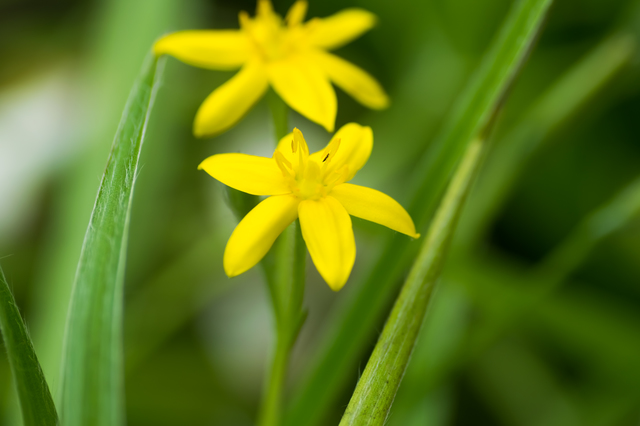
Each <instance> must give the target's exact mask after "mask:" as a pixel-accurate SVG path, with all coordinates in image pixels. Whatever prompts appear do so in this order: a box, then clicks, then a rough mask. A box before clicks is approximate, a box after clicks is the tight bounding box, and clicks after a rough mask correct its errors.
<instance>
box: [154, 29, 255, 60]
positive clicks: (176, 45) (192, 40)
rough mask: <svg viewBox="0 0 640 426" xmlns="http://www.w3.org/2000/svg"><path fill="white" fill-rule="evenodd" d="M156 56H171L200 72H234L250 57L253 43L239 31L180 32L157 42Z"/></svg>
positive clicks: (155, 47) (155, 46)
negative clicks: (228, 70)
mask: <svg viewBox="0 0 640 426" xmlns="http://www.w3.org/2000/svg"><path fill="white" fill-rule="evenodd" d="M153 51H154V53H155V54H156V55H158V56H160V55H171V56H174V57H175V58H177V59H179V60H181V61H182V62H185V63H187V64H189V65H193V66H196V67H201V68H212V69H234V68H238V67H240V66H241V65H242V64H244V63H245V62H247V61H248V60H249V58H250V57H251V52H252V48H251V41H250V40H249V38H248V37H247V35H246V34H245V33H243V32H242V31H237V30H222V31H214V30H206V31H179V32H177V33H173V34H169V35H166V36H164V37H162V38H161V39H160V40H158V41H156V43H155V44H154V46H153Z"/></svg>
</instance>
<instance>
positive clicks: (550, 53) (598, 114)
mask: <svg viewBox="0 0 640 426" xmlns="http://www.w3.org/2000/svg"><path fill="white" fill-rule="evenodd" d="M274 3H275V8H276V10H277V11H278V12H279V13H281V14H284V13H285V12H286V10H287V8H288V7H289V6H290V3H291V2H290V1H274ZM512 3H513V1H511V0H426V1H418V0H415V1H412V0H395V1H393V2H390V1H387V0H369V1H364V0H359V1H358V0H349V1H347V2H344V1H337V0H323V1H313V0H312V1H310V7H309V14H308V16H320V17H323V16H328V15H330V14H332V13H335V12H337V11H338V10H341V9H343V8H345V7H347V6H358V7H364V8H366V9H368V10H370V11H372V12H374V13H376V14H377V15H378V16H379V17H380V21H379V25H378V26H377V27H376V28H375V29H374V30H372V31H371V32H370V33H368V34H366V35H364V36H363V37H362V38H360V39H358V40H357V41H355V42H353V43H351V44H349V45H347V46H346V47H344V48H341V49H340V50H339V51H338V53H339V54H340V55H341V56H342V57H344V58H346V59H348V60H350V61H352V62H354V63H356V64H358V65H360V66H362V67H363V68H365V69H367V70H369V71H370V72H371V73H372V74H373V75H375V76H376V77H377V78H378V79H379V80H380V81H381V82H382V84H383V85H384V87H385V88H386V89H387V90H388V92H389V94H390V96H391V98H392V106H391V107H390V108H389V109H388V110H386V111H382V112H372V111H368V110H366V109H365V108H363V107H361V106H360V105H358V104H357V103H356V102H355V101H353V100H352V99H351V98H349V97H348V96H346V95H344V94H343V93H342V92H339V91H338V101H339V111H338V119H337V127H339V126H340V125H342V124H344V123H347V122H350V121H357V122H359V123H361V124H365V125H371V126H372V128H373V130H374V137H375V146H374V151H373V155H372V157H371V160H370V161H369V163H368V164H367V165H366V167H365V168H364V169H363V170H362V171H361V172H360V173H359V174H358V177H357V182H358V183H360V184H364V185H367V186H372V187H375V188H377V189H380V190H383V191H384V192H386V193H388V194H390V195H391V196H393V197H394V198H396V199H398V200H399V201H401V202H402V201H404V200H405V198H404V197H405V191H406V188H407V186H408V185H407V181H408V180H409V179H411V173H412V170H413V168H414V167H415V165H416V163H417V158H418V157H419V156H420V155H421V154H422V153H423V152H425V151H426V150H427V149H428V147H429V144H430V142H431V141H432V139H433V137H434V135H436V134H437V132H438V130H439V129H440V126H441V125H442V122H443V119H444V118H445V117H446V116H447V114H449V113H450V111H451V109H452V105H453V104H454V102H455V99H456V97H457V96H458V95H459V94H460V92H461V90H462V88H463V87H464V86H465V84H466V83H467V82H468V80H469V78H470V76H471V75H472V73H473V71H474V70H475V69H476V68H477V66H478V64H479V62H480V60H481V58H482V55H483V54H484V53H485V51H486V49H487V47H488V45H489V43H490V42H491V40H492V38H493V37H494V35H495V34H496V31H497V30H498V29H499V27H500V25H501V23H502V21H503V18H504V17H505V15H506V13H507V11H508V10H509V8H510V7H511V5H512ZM254 8H255V3H254V2H253V1H251V0H242V1H231V0H218V1H213V0H102V1H97V0H93V1H81V0H0V57H1V58H2V60H0V263H1V264H2V267H3V268H4V270H5V272H6V275H7V278H8V280H9V282H10V285H11V287H12V289H13V291H14V293H15V296H16V298H17V302H18V305H19V307H20V309H21V311H22V313H23V315H24V317H25V319H26V322H27V324H28V326H29V329H30V332H31V334H32V337H33V338H34V340H35V344H36V349H37V351H38V354H39V357H40V360H41V363H42V365H43V368H44V369H45V373H46V375H47V377H48V379H49V382H50V386H51V388H52V391H53V392H54V393H57V387H58V386H59V384H60V383H59V376H58V367H59V364H60V350H61V346H62V336H63V332H64V321H65V315H66V303H67V300H68V297H69V292H70V288H71V284H72V281H73V276H74V272H75V266H76V264H77V260H78V257H79V253H80V248H81V244H82V239H83V235H84V231H85V229H86V225H87V223H88V218H89V214H90V212H91V208H92V205H93V200H94V197H95V194H96V191H97V186H98V183H99V179H100V176H101V172H102V170H103V168H104V165H105V164H106V159H107V155H108V152H109V148H110V144H111V141H112V137H113V134H114V133H115V129H116V126H117V123H118V120H119V116H120V114H121V112H122V109H123V106H124V102H125V100H126V97H127V94H128V91H129V89H130V87H131V84H132V82H133V80H134V78H135V76H136V74H137V71H138V70H139V68H140V66H141V64H142V61H143V58H144V57H145V55H146V54H147V53H148V51H149V49H150V46H151V44H152V42H153V40H154V39H156V38H157V37H158V36H160V35H162V34H163V33H166V32H169V31H174V30H180V29H193V28H237V14H238V12H239V11H240V10H248V11H251V12H253V10H254ZM639 29H640V1H637V0H557V1H556V2H555V5H554V6H553V7H552V9H551V13H550V15H549V18H548V21H547V23H546V25H545V28H544V31H543V33H542V35H541V37H540V39H539V41H538V44H537V46H536V48H535V49H534V51H533V52H532V54H531V57H530V59H529V61H528V63H527V65H526V67H525V69H524V71H523V73H522V74H521V75H520V76H519V78H518V79H517V81H516V83H515V85H514V87H513V90H512V91H511V93H510V96H509V99H508V101H507V102H506V103H505V104H504V107H503V110H502V113H501V115H500V118H499V120H498V123H497V128H496V131H495V132H494V134H493V136H492V142H491V143H492V146H491V150H490V152H489V153H488V155H487V158H486V160H485V162H484V167H483V170H482V173H481V175H480V178H479V180H478V182H477V184H476V185H475V187H474V189H473V193H472V195H471V197H470V199H469V202H468V204H467V206H466V208H465V213H464V216H463V218H462V221H461V223H460V227H459V229H458V233H457V238H456V242H455V244H454V247H453V250H452V252H451V253H450V256H449V260H448V262H447V267H446V270H445V272H444V274H443V278H442V280H441V283H440V284H441V285H440V288H439V290H438V292H437V293H436V297H435V300H434V302H433V303H432V306H431V308H430V311H429V314H428V317H427V320H426V325H425V327H424V328H423V331H422V335H421V339H420V342H419V344H418V347H417V349H416V352H415V353H414V357H413V359H412V363H411V365H410V367H409V370H408V372H407V375H406V377H405V381H404V383H403V386H402V388H401V390H400V392H399V394H398V397H397V399H396V404H395V405H394V408H393V409H392V414H391V418H390V420H389V424H390V425H403V426H405V425H443V426H444V425H505V426H506V425H517V426H538V425H545V426H548V425H558V426H561V425H576V426H577V425H594V426H595V425H602V426H606V425H615V426H618V425H619V426H623V425H636V426H637V425H640V220H638V217H637V215H636V213H637V212H638V210H640V209H639V208H638V205H640V183H638V182H640V181H638V179H640V73H639V70H640V68H639V66H640V63H639V61H638V58H639V55H638V52H639V47H640V30H639ZM232 74H233V73H231V72H229V73H226V72H217V71H208V70H202V69H196V68H192V67H189V66H187V65H184V64H182V63H180V62H178V61H176V60H174V59H169V60H168V61H167V67H166V73H165V77H164V84H163V87H162V88H161V90H160V92H159V95H158V100H157V104H156V107H155V108H154V111H153V116H152V119H151V124H150V129H149V132H148V136H147V139H146V141H145V146H144V149H143V159H142V167H141V170H140V172H139V176H138V180H137V187H136V192H135V199H134V206H133V217H132V221H131V239H130V245H129V256H128V266H127V278H126V306H127V309H126V316H125V334H126V342H125V350H126V354H125V355H126V361H127V362H126V367H127V368H126V372H127V375H126V396H127V415H128V424H130V425H131V426H146V425H153V426H165V425H167V426H169V425H240V426H242V425H251V424H252V423H253V419H254V418H255V415H256V410H257V406H258V403H259V398H260V394H261V389H262V388H261V386H262V381H263V377H264V370H265V366H266V363H267V360H268V357H269V350H270V349H269V348H270V342H271V338H272V334H271V312H270V308H269V305H268V298H267V293H266V288H265V285H264V283H263V280H262V276H261V274H260V271H259V269H258V268H255V270H252V271H250V272H249V273H247V274H245V275H243V276H241V277H238V278H236V279H233V280H229V279H228V278H226V276H224V273H223V272H222V252H223V250H224V245H225V243H226V239H227V238H228V237H229V235H230V233H231V231H232V229H233V227H234V226H235V223H236V219H235V218H234V217H233V215H232V214H231V213H230V210H229V209H228V208H227V205H226V203H225V191H224V188H223V187H222V185H221V184H218V183H217V182H215V181H214V180H213V179H211V178H210V177H209V176H208V175H206V174H205V173H203V172H201V171H197V170H196V167H197V165H198V164H199V162H200V161H201V160H203V159H204V158H205V157H207V156H209V155H212V154H214V153H219V152H247V153H252V154H260V155H271V151H272V147H273V143H274V140H273V139H274V138H273V129H272V126H271V124H270V121H269V119H270V115H269V111H268V106H267V102H266V101H265V100H263V101H261V102H260V103H259V104H258V105H257V106H256V107H255V108H254V109H253V110H252V111H251V112H250V113H249V114H248V116H247V117H245V119H244V120H242V121H241V122H240V124H239V125H237V126H236V127H235V128H234V129H232V130H231V131H229V132H227V133H225V134H224V135H222V136H220V137H217V138H215V139H207V140H195V139H194V138H193V136H192V135H191V124H192V120H193V117H194V114H195V112H196V110H197V108H198V106H199V105H200V103H201V101H202V100H203V99H204V98H205V97H206V96H207V94H208V93H209V92H210V91H211V90H213V89H214V88H215V87H217V86H218V85H219V84H221V83H222V82H224V81H225V80H226V79H228V78H229V77H230V76H231V75H232ZM290 120H291V126H293V125H296V126H298V127H300V128H301V129H302V130H303V132H304V133H305V136H306V137H307V140H308V141H309V142H310V145H312V148H316V149H318V148H320V147H321V146H323V145H324V144H325V143H326V142H327V141H328V139H329V135H328V134H327V133H326V132H325V131H324V130H323V129H322V128H320V127H319V126H317V125H315V124H313V123H310V122H308V121H307V120H305V119H303V118H302V117H300V116H299V115H297V114H295V113H291V116H290ZM621 194H622V195H621ZM354 228H355V233H356V240H357V246H358V258H357V261H356V265H355V269H354V271H353V274H352V278H351V279H350V282H349V283H348V284H347V286H346V288H345V289H344V290H343V291H341V292H340V293H333V292H331V291H330V290H329V288H328V287H327V286H326V285H325V284H324V283H323V282H322V280H321V279H320V277H319V275H318V274H317V272H316V271H315V269H314V268H313V265H312V264H311V263H310V262H309V263H308V284H307V292H306V296H305V305H306V307H308V309H309V312H310V314H309V319H308V321H307V324H306V325H305V328H304V331H303V333H302V336H301V339H300V340H299V342H298V344H297V346H296V348H295V353H294V359H293V364H292V367H291V374H290V377H289V379H290V380H289V396H290V397H291V396H295V394H296V389H298V386H299V385H300V383H301V379H302V378H304V377H305V375H306V374H307V371H308V369H309V367H310V365H311V364H312V360H313V359H314V358H313V357H314V355H315V354H316V353H317V352H318V350H319V349H318V348H319V347H320V345H321V344H323V336H324V331H325V329H326V327H327V324H329V323H330V322H331V319H332V318H334V317H335V315H336V313H338V312H339V311H340V309H341V307H342V306H344V304H345V303H346V302H345V301H348V300H349V297H350V294H353V293H354V292H355V291H357V289H358V288H357V287H358V283H359V282H360V281H359V280H358V278H359V277H361V276H363V274H364V272H365V271H366V270H367V269H368V268H369V266H370V265H371V262H373V261H375V259H376V254H377V253H378V252H379V251H380V248H381V246H382V244H383V242H384V241H385V239H386V238H387V237H388V233H390V232H391V231H389V230H388V229H386V228H382V227H379V226H377V225H373V224H370V223H365V222H364V221H361V220H357V219H356V220H354ZM422 231H423V232H424V230H422ZM392 302H393V301H392V300H389V305H391V303H392ZM382 321H383V318H381V322H380V326H379V328H378V329H376V330H372V331H371V342H370V343H371V346H370V347H369V348H363V354H362V361H361V363H360V365H359V367H358V368H354V370H353V371H352V372H351V376H350V377H349V378H348V382H349V383H348V386H345V388H344V389H341V390H340V391H339V392H338V394H337V395H336V398H335V400H336V401H335V404H334V405H333V406H332V408H331V409H328V410H326V412H325V416H326V417H325V418H323V419H317V422H316V423H315V424H321V425H325V424H337V421H338V419H339V418H340V415H341V413H342V411H343V410H344V408H345V407H346V404H347V402H348V399H349V396H350V394H351V392H352V390H353V387H354V386H355V383H356V381H357V378H358V374H359V372H360V371H361V370H362V369H363V368H364V365H365V364H366V359H367V355H368V351H369V350H370V349H371V348H372V347H373V345H374V344H375V339H376V336H377V333H378V332H379V330H381V327H382ZM19 424H20V419H19V417H18V415H17V401H16V397H15V395H14V392H13V388H12V383H11V380H10V374H9V370H8V364H7V360H6V357H5V355H4V352H1V353H0V425H8V426H9V425H10V426H13V425H19ZM310 424H311V423H310Z"/></svg>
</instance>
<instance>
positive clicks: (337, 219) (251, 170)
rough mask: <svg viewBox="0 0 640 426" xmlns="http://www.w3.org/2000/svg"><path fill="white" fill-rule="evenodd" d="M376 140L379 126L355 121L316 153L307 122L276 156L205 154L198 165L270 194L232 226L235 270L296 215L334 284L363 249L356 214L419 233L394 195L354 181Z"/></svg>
mask: <svg viewBox="0 0 640 426" xmlns="http://www.w3.org/2000/svg"><path fill="white" fill-rule="evenodd" d="M372 147H373V133H372V131H371V128H370V127H363V126H360V125H359V124H355V123H350V124H346V125H345V126H343V127H342V128H341V129H340V130H338V132H337V133H336V134H335V135H334V137H333V138H332V139H331V141H330V142H329V144H328V145H327V147H326V148H325V149H323V150H321V151H318V152H316V153H313V154H311V155H310V154H309V148H308V147H307V143H306V141H305V140H304V137H303V136H302V133H301V132H300V130H298V129H293V133H290V134H288V135H287V136H285V137H284V138H282V139H281V140H280V143H279V144H278V147H277V148H276V150H275V152H274V154H273V157H272V158H266V157H257V156H253V155H246V154H219V155H214V156H212V157H209V158H207V159H206V160H204V161H203V162H202V163H201V164H200V166H198V168H199V169H204V170H205V171H206V172H207V173H209V174H210V175H211V176H213V177H214V178H216V179H217V180H219V181H220V182H222V183H224V184H225V185H228V186H230V187H232V188H235V189H237V190H240V191H242V192H247V193H249V194H254V195H268V196H269V197H268V198H266V199H265V200H264V201H262V202H261V203H260V204H258V205H257V206H256V207H255V208H254V209H253V210H251V211H250V212H249V213H248V214H247V215H246V216H245V217H244V219H242V221H241V222H240V223H239V224H238V226H237V227H236V229H235V230H234V231H233V233H232V234H231V238H229V242H228V243H227V247H226V249H225V252H224V270H225V272H226V273H227V275H228V276H229V277H234V276H236V275H239V274H242V273H243V272H245V271H247V270H249V269H250V268H252V267H253V266H255V265H256V264H257V263H258V262H259V261H260V260H261V259H262V258H263V257H264V255H265V254H267V252H268V251H269V249H270V248H271V246H272V245H273V243H274V241H275V240H276V238H277V237H278V235H280V233H281V232H282V231H284V229H285V228H286V227H287V226H289V224H291V223H292V222H293V221H294V220H296V218H300V226H301V229H302V236H303V238H304V241H305V242H306V244H307V247H308V249H309V253H311V259H313V263H314V264H315V265H316V268H317V269H318V272H320V275H322V277H323V278H324V279H325V281H326V282H327V284H329V287H331V289H333V290H334V291H338V290H340V289H341V288H342V286H344V284H345V283H346V282H347V279H348V278H349V274H350V273H351V269H352V268H353V263H354V261H355V257H356V245H355V240H354V236H353V229H352V226H351V218H350V217H349V215H352V216H356V217H360V218H362V219H366V220H370V221H372V222H376V223H379V224H381V225H384V226H387V227H389V228H391V229H393V230H395V231H398V232H401V233H403V234H406V235H409V236H411V237H413V238H418V237H419V236H420V235H419V234H416V229H415V226H414V224H413V221H412V220H411V217H410V216H409V214H408V213H407V212H406V210H405V209H404V208H402V206H401V205H400V204H398V202H396V201H395V200H394V199H393V198H391V197H389V196H388V195H385V194H383V193H382V192H379V191H376V190H375V189H370V188H366V187H364V186H358V185H353V184H350V183H346V182H347V181H349V180H351V179H352V178H353V177H354V176H355V174H356V172H357V171H358V170H360V168H361V167H362V166H364V164H365V163H366V162H367V160H368V159H369V155H370V154H371V148H372Z"/></svg>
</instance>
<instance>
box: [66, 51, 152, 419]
mask: <svg viewBox="0 0 640 426" xmlns="http://www.w3.org/2000/svg"><path fill="white" fill-rule="evenodd" d="M161 63H162V64H163V63H164V62H158V61H156V59H155V58H149V59H148V60H147V62H146V64H145V66H144V68H143V71H142V73H141V74H140V76H139V77H138V80H137V81H136V83H135V85H134V87H133V89H132V91H131V93H130V95H129V99H128V101H127V105H126V107H125V110H124V113H123V115H122V118H121V121H120V126H119V128H118V131H117V133H116V136H115V140H114V143H113V147H112V150H111V155H110V157H109V160H108V162H107V167H106V170H105V172H104V175H103V177H102V182H101V183H100V188H99V190H98V196H97V199H96V203H95V206H94V208H93V213H92V214H91V219H90V221H89V227H88V229H87V233H86V235H85V240H84V244H83V247H82V254H81V256H80V263H79V264H78V270H77V273H76V279H75V282H74V286H73V293H72V298H71V306H70V311H69V318H68V322H67V333H66V342H65V354H64V364H63V371H62V378H63V388H62V407H61V418H62V421H63V424H64V425H68V426H93V425H105V426H107V425H120V424H123V423H124V412H123V399H124V398H123V371H122V356H123V355H122V309H123V308H122V303H123V300H122V291H123V283H124V267H125V258H126V246H127V236H128V225H129V215H130V210H131V201H132V196H133V187H134V184H135V178H136V173H137V168H138V161H139V158H140V149H141V148H142V142H143V139H144V133H145V129H146V126H147V122H148V120H149V114H150V111H151V106H152V104H153V100H154V97H155V92H156V90H157V88H158V83H159V77H160V75H161V70H162V66H161Z"/></svg>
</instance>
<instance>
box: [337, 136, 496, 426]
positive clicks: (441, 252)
mask: <svg viewBox="0 0 640 426" xmlns="http://www.w3.org/2000/svg"><path fill="white" fill-rule="evenodd" d="M483 146H484V142H483V141H482V140H480V139H478V140H476V141H475V142H474V143H473V144H471V145H469V148H468V149H467V153H466V154H465V156H464V158H463V160H462V162H461V163H460V166H459V167H458V171H457V172H456V174H455V176H454V177H453V180H452V181H451V184H450V185H449V189H448V190H447V194H446V195H445V197H444V200H443V201H442V204H441V205H440V208H439V209H438V212H437V213H436V216H435V218H434V220H433V222H432V224H431V227H430V229H429V233H428V235H427V238H426V239H425V241H424V243H423V245H422V249H421V250H420V254H419V255H418V258H417V259H416V261H415V263H414V264H413V268H412V269H411V273H410V274H409V277H408V278H407V281H406V283H405V284H404V286H403V288H402V291H401V292H400V296H399V297H398V300H397V301H396V303H395V305H394V307H393V310H392V311H391V315H390V316H389V320H388V321H387V323H386V325H385V327H384V330H383V331H382V335H381V336H380V339H379V340H378V343H377V344H376V347H375V349H374V350H373V354H372V355H371V358H370V359H369V362H368V363H367V366H366V368H365V370H364V373H363V375H362V377H361V378H360V381H359V382H358V386H357V387H356V390H355V392H354V394H353V397H352V398H351V402H349V406H348V407H347V411H346V413H345V415H344V417H343V418H342V421H341V422H340V425H341V426H349V425H383V424H384V422H385V420H386V419H387V416H388V414H389V410H390V409H391V404H392V403H393V399H394V398H395V395H396V392H397V391H398V387H399V386H400V382H401V380H402V376H403V375H404V372H405V370H406V368H407V364H408V363H409V358H410V356H411V352H412V351H413V347H414V346H415V342H416V339H417V338H418V332H419V331H420V327H421V326H422V323H423V322H424V316H425V314H426V312H427V306H428V305H429V301H430V300H431V295H432V294H433V289H434V287H435V284H436V282H437V281H438V278H439V277H440V272H441V271H442V265H443V263H444V259H445V256H446V253H447V250H448V248H449V245H450V242H451V238H452V236H453V232H454V231H455V228H456V224H457V220H458V217H460V212H461V210H462V206H463V205H464V201H465V199H466V195H467V193H468V191H469V187H470V185H471V181H472V178H473V176H474V174H475V170H476V169H477V166H478V163H479V161H480V153H481V151H482V148H483Z"/></svg>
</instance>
